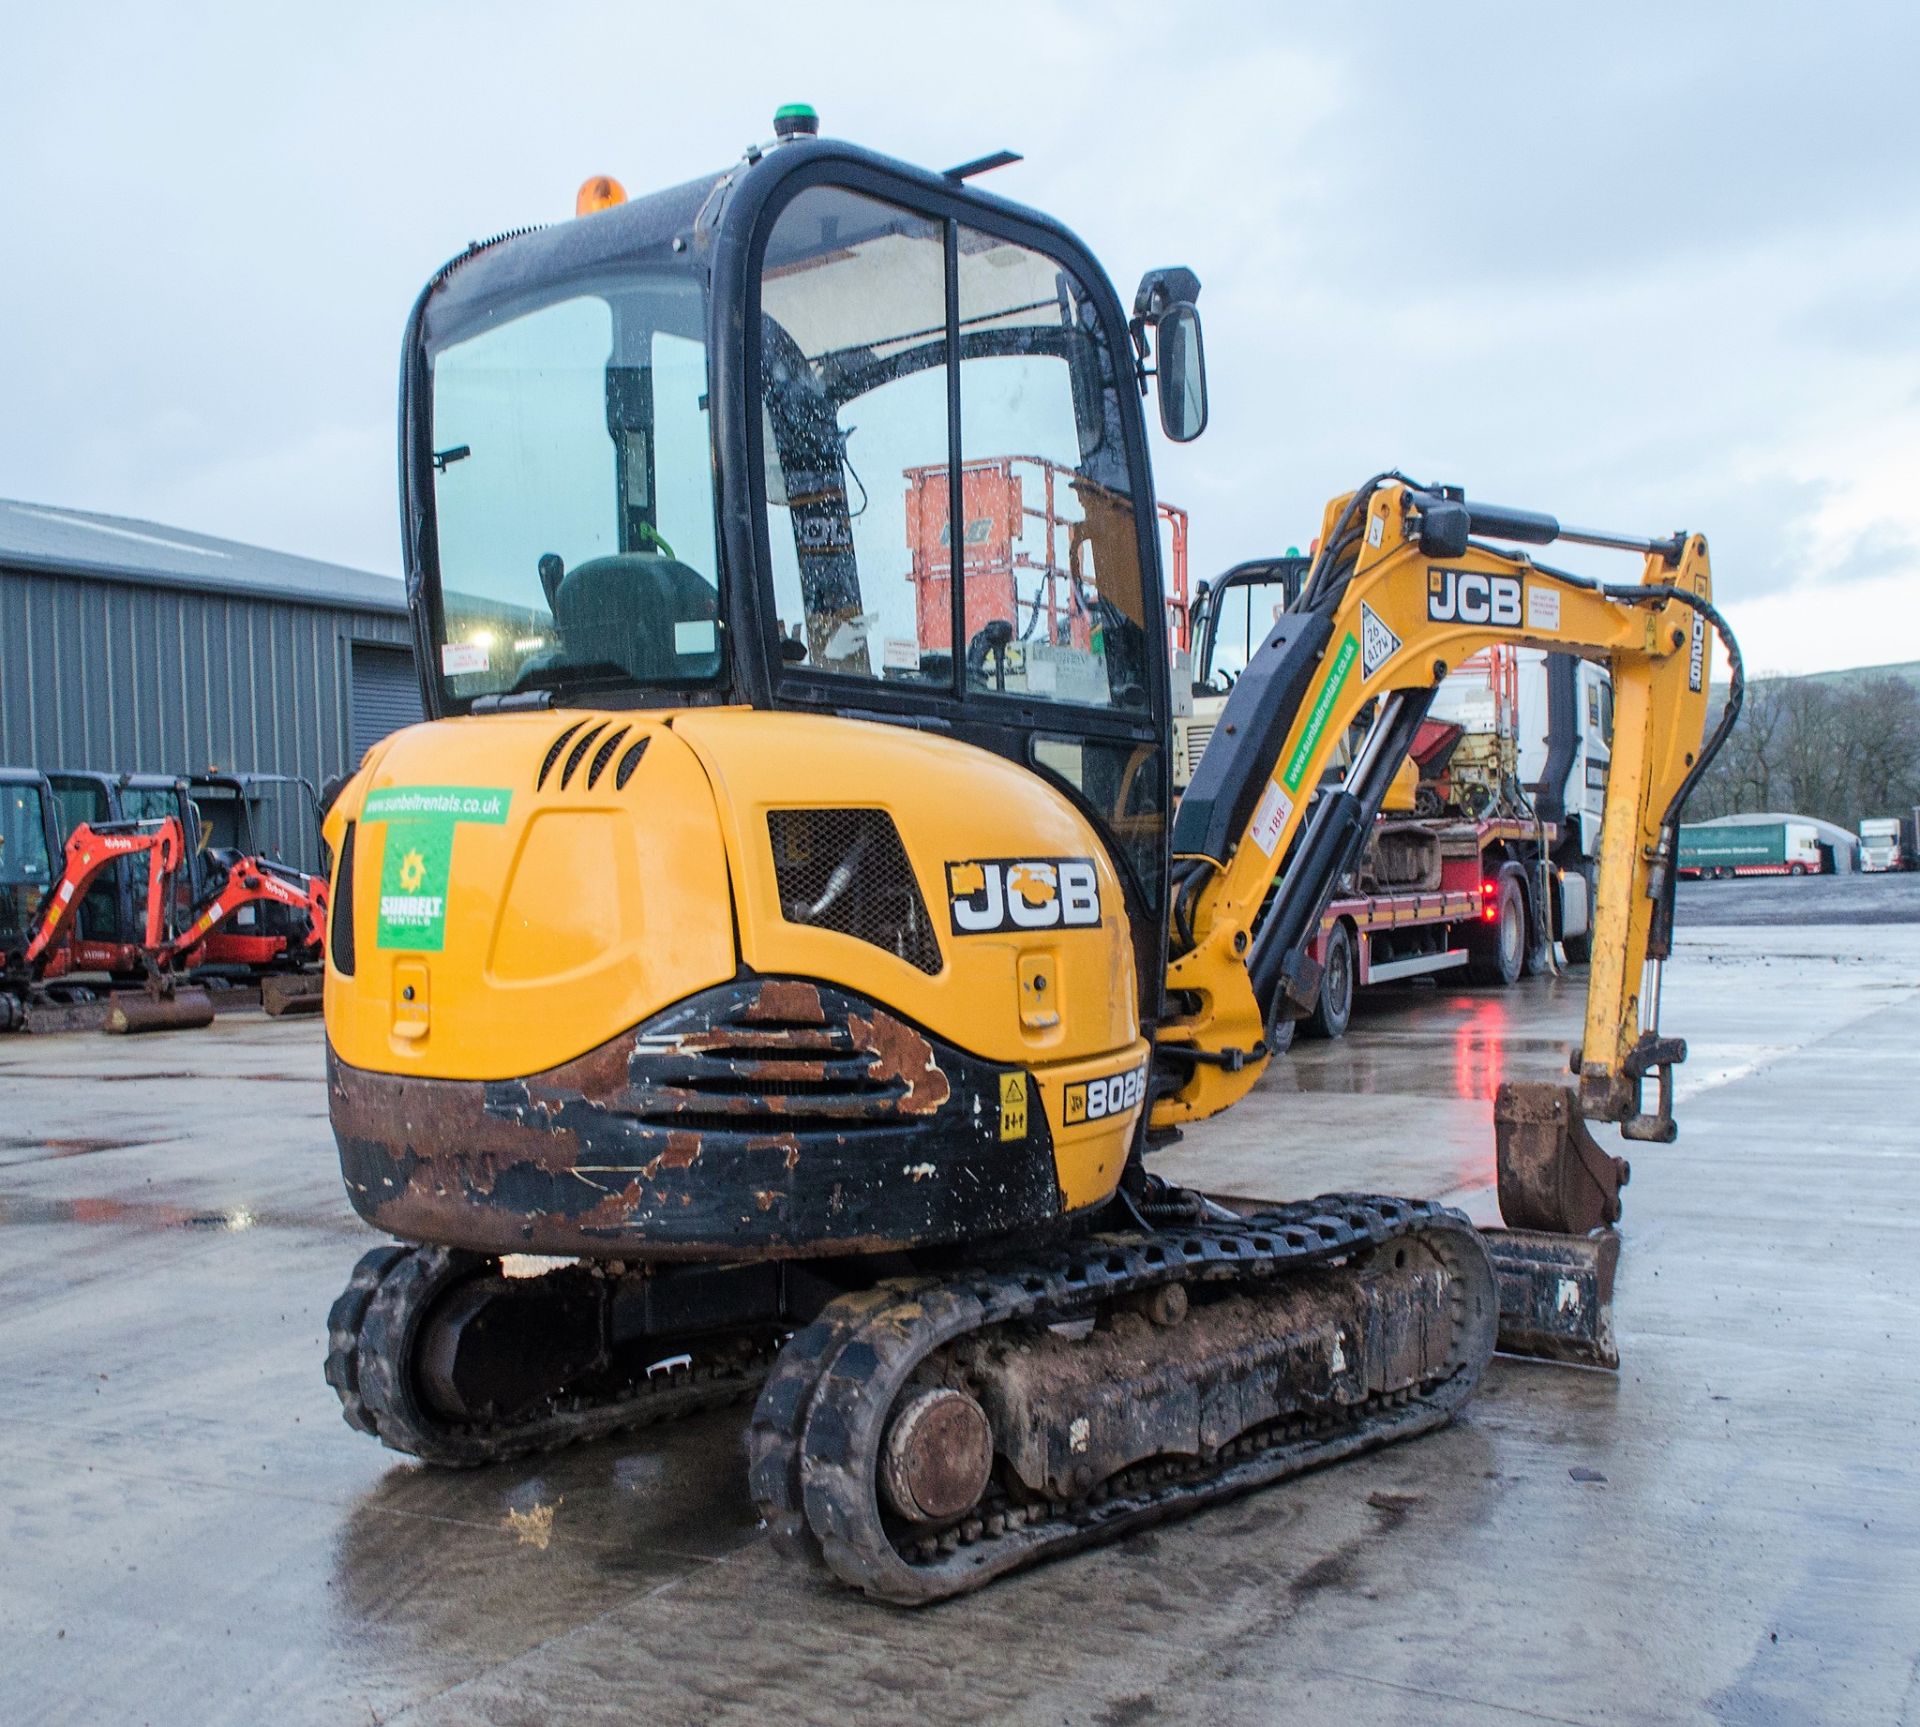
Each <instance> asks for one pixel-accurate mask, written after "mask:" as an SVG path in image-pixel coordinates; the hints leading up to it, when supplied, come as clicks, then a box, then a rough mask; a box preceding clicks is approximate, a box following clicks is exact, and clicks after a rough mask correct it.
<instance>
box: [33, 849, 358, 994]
mask: <svg viewBox="0 0 1920 1727" xmlns="http://www.w3.org/2000/svg"><path fill="white" fill-rule="evenodd" d="M137 857H144V858H145V859H146V861H147V868H146V872H145V878H146V879H145V889H144V892H145V906H144V912H143V915H142V917H141V921H140V923H139V925H138V927H137V929H127V928H122V929H120V930H117V931H115V932H113V935H112V937H111V938H108V939H103V938H101V937H100V936H98V935H95V934H93V933H92V932H84V933H83V932H82V930H81V928H80V926H79V919H78V917H77V909H78V907H79V905H80V904H81V902H82V901H84V900H85V899H86V897H87V893H88V890H89V889H90V888H91V887H92V886H93V885H94V884H95V882H96V881H97V880H98V879H99V878H100V876H101V875H102V873H103V872H105V871H106V870H108V869H111V868H113V867H114V866H115V865H117V864H119V863H121V862H122V861H123V860H126V859H131V858H137ZM187 858H188V850H187V838H186V830H185V828H184V826H183V825H182V823H181V821H180V818H179V817H178V816H174V815H165V816H158V817H148V818H141V819H134V820H122V821H105V822H81V823H78V824H77V825H75V826H74V827H73V828H72V829H71V830H70V831H69V833H68V834H67V838H66V845H65V849H64V852H63V855H62V861H61V867H60V873H59V875H58V876H57V877H56V878H55V879H54V880H53V881H52V882H50V883H49V885H48V888H47V891H46V893H45V894H44V895H43V896H42V897H41V898H40V900H39V903H38V907H37V912H36V915H35V916H34V918H33V920H32V922H31V923H30V924H29V925H28V927H27V929H26V931H25V940H24V942H23V944H22V945H21V946H20V948H19V949H18V951H17V954H16V955H10V956H9V959H10V964H9V965H8V967H7V972H8V975H7V977H6V979H5V982H6V984H7V985H8V986H9V987H8V989H7V990H6V992H5V993H6V994H7V997H8V1000H7V1002H6V1004H5V1007H4V1008H0V1025H7V1024H17V1023H20V1022H21V1021H23V1020H24V1017H25V1015H24V1001H25V997H26V994H27V992H28V990H30V989H31V988H32V986H33V985H34V984H37V983H41V982H45V981H47V980H49V979H53V978H59V977H62V976H67V975H70V974H73V973H76V972H81V971H104V972H108V973H111V974H113V975H116V976H125V975H127V974H129V973H134V972H143V973H144V974H145V976H146V980H147V987H146V989H145V991H144V992H126V993H123V994H120V995H117V996H116V997H115V1000H114V1007H113V1012H112V1015H111V1016H110V1018H109V1020H108V1028H109V1029H110V1030H114V1031H160V1030H177V1029H184V1028H188V1027H193V1026H201V1025H205V1024H207V1023H208V1022H209V1021H210V1020H211V1019H212V1018H213V1002H212V998H211V997H210V996H209V995H208V994H207V992H206V991H205V990H204V989H199V988H193V987H189V986H185V985H183V984H182V983H181V982H180V978H181V976H182V974H183V973H185V972H186V971H188V970H190V969H191V968H192V967H193V966H194V965H196V964H199V963H201V962H203V961H204V960H205V959H206V957H207V955H208V950H209V948H210V947H212V946H213V944H214V943H215V942H216V941H218V940H219V939H220V938H219V937H218V935H217V934H216V932H217V931H219V930H220V929H221V928H222V926H223V925H225V924H227V923H229V922H230V921H231V919H232V918H233V916H234V914H235V913H236V912H238V911H240V910H242V909H243V908H245V907H247V906H252V905H257V904H263V903H264V904H267V905H278V906H281V907H284V908H287V910H288V911H289V912H291V913H293V914H295V916H296V919H297V925H296V931H297V932H296V933H291V934H287V935H284V936H276V937H274V938H272V940H273V942H274V943H275V945H276V947H277V949H278V952H276V954H275V955H274V956H273V957H276V958H277V957H281V955H282V954H284V955H287V956H291V957H296V958H298V957H304V956H307V955H311V954H317V953H318V952H319V951H320V947H321V943H322V940H323V933H322V932H323V931H324V930H325V928H326V921H327V884H326V882H325V880H324V879H322V878H319V877H314V876H306V875H301V874H299V873H298V872H296V871H292V870H286V869H280V868H276V867H273V866H270V865H267V864H265V863H262V862H261V861H260V860H259V859H258V858H254V857H242V856H237V855H236V856H231V857H226V858H223V859H222V860H221V863H222V867H221V869H220V871H219V874H218V876H217V878H216V879H215V881H214V883H213V884H212V885H211V891H209V892H207V893H205V894H204V896H203V897H201V898H200V899H199V900H198V902H197V903H196V904H195V905H194V906H193V908H192V911H191V913H190V914H189V916H188V917H187V918H186V920H185V927H184V929H181V930H179V931H178V932H177V933H176V932H175V931H173V930H172V929H171V928H170V927H169V917H168V912H169V908H170V905H171V903H172V901H173V900H174V897H175V885H176V883H177V882H178V881H179V880H181V879H182V870H183V868H184V866H185V864H186V861H187Z"/></svg>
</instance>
